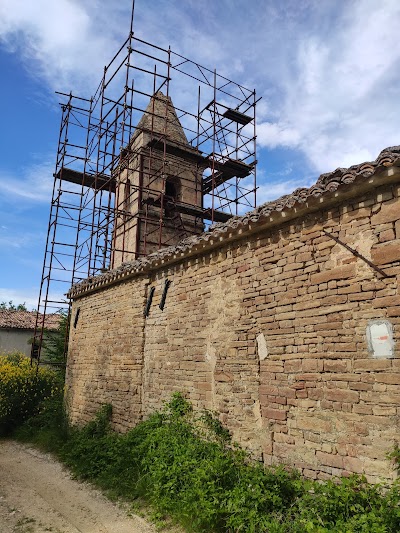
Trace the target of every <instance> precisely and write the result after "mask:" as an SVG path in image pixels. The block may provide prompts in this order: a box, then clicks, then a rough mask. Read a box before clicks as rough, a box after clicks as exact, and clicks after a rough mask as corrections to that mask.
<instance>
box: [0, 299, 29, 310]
mask: <svg viewBox="0 0 400 533" xmlns="http://www.w3.org/2000/svg"><path fill="white" fill-rule="evenodd" d="M0 311H28V308H27V307H26V305H25V302H24V303H23V304H18V305H14V303H13V301H12V300H10V301H9V302H8V303H7V302H1V303H0Z"/></svg>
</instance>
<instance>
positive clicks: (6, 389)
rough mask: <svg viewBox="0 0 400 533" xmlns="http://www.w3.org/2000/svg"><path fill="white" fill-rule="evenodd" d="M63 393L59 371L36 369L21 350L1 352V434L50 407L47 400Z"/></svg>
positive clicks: (5, 433)
mask: <svg viewBox="0 0 400 533" xmlns="http://www.w3.org/2000/svg"><path fill="white" fill-rule="evenodd" d="M61 395H62V384H61V383H60V377H59V375H58V374H57V373H56V372H53V371H51V370H49V369H47V368H39V369H37V370H36V368H35V367H31V365H30V361H29V359H28V358H26V357H25V356H24V355H23V354H20V353H12V354H2V355H0V436H5V435H7V434H9V433H10V431H12V430H14V429H15V428H17V427H18V426H20V425H21V424H22V423H23V422H24V421H26V420H27V419H28V418H30V417H32V416H35V415H38V414H39V413H40V412H41V411H42V410H46V402H49V401H50V400H51V399H53V398H56V397H57V398H61Z"/></svg>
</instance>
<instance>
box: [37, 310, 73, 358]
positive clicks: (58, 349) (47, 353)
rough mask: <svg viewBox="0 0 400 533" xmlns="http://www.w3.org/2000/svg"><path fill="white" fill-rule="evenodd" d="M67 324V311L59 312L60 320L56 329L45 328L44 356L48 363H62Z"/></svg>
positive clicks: (66, 340)
mask: <svg viewBox="0 0 400 533" xmlns="http://www.w3.org/2000/svg"><path fill="white" fill-rule="evenodd" d="M68 326H69V317H68V313H66V312H61V313H60V322H59V325H58V328H57V330H56V331H50V330H45V332H44V335H43V345H42V346H43V348H44V353H43V355H44V357H45V359H46V361H48V362H49V363H55V364H60V363H64V362H65V359H64V350H66V348H67V346H66V343H67V342H68V339H67V333H68Z"/></svg>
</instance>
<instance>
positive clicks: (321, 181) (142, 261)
mask: <svg viewBox="0 0 400 533" xmlns="http://www.w3.org/2000/svg"><path fill="white" fill-rule="evenodd" d="M396 163H400V146H392V147H389V148H385V149H384V150H382V152H381V153H380V154H379V156H378V157H377V158H376V160H375V161H372V162H366V163H361V164H359V165H353V166H351V167H349V168H338V169H336V170H334V171H333V172H329V173H326V174H321V176H320V177H319V178H318V180H317V182H316V183H315V184H314V185H312V186H311V187H309V188H300V189H296V190H295V191H294V192H293V193H291V194H287V195H285V196H282V197H280V198H278V199H277V200H274V201H272V202H267V203H265V204H262V205H260V206H259V207H257V208H256V209H254V210H253V211H250V212H249V213H247V214H246V215H244V216H241V217H239V216H235V217H232V218H231V219H229V220H228V221H227V222H223V223H222V222H221V223H217V224H214V225H213V226H211V227H210V229H209V230H208V231H206V232H204V233H201V234H200V235H195V236H192V237H188V238H187V239H183V240H182V241H181V242H180V243H179V244H177V245H176V246H169V247H168V248H163V249H162V250H159V251H158V252H155V253H153V254H150V255H148V256H146V257H142V258H139V259H136V260H135V261H132V262H129V263H123V264H122V265H121V266H119V267H118V268H116V269H114V270H110V271H108V272H106V273H104V274H101V275H99V276H96V277H93V278H87V279H85V280H83V281H81V282H79V283H78V284H76V285H74V286H73V287H71V289H70V290H69V292H68V294H67V296H68V297H69V298H72V299H74V298H77V297H79V296H82V295H84V294H85V293H88V292H93V291H96V290H99V289H101V288H103V287H104V286H107V285H111V284H115V283H118V282H120V281H122V280H123V279H126V278H127V277H133V276H137V275H140V274H144V273H145V272H149V271H151V270H153V269H154V268H159V267H160V266H164V265H167V264H170V263H172V262H175V261H177V260H180V259H182V258H184V257H187V256H189V255H191V254H192V252H193V253H194V252H199V251H201V250H202V249H208V248H210V247H212V246H213V245H220V244H221V242H224V241H225V238H227V237H229V238H231V237H232V236H233V235H240V234H241V233H243V231H244V230H245V229H246V228H248V226H249V225H253V226H254V225H258V224H260V225H262V222H263V221H265V220H266V219H269V218H270V217H271V216H272V215H273V214H274V212H276V213H282V214H284V212H288V211H290V210H292V209H293V208H294V207H295V206H296V205H298V204H305V203H306V202H307V201H308V200H309V199H311V198H318V197H321V196H323V195H328V194H329V193H334V192H335V191H336V190H337V189H338V188H340V187H345V186H346V185H351V184H353V183H354V181H356V180H358V179H363V180H366V179H368V178H369V177H371V176H372V175H373V174H375V173H376V172H377V170H379V169H383V168H385V167H390V166H394V165H395V164H396ZM284 220H285V219H282V220H281V221H280V223H282V221H284Z"/></svg>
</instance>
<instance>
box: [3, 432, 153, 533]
mask: <svg viewBox="0 0 400 533" xmlns="http://www.w3.org/2000/svg"><path fill="white" fill-rule="evenodd" d="M0 531H1V533H48V532H53V533H154V532H155V531H156V529H155V527H154V526H153V525H152V524H150V523H149V522H147V521H146V520H145V519H143V518H141V517H139V516H136V515H132V516H128V515H127V513H126V512H125V511H123V510H122V509H121V508H120V507H119V506H118V505H116V504H114V503H112V502H110V501H109V500H107V499H106V498H105V497H104V496H103V495H102V494H101V493H100V492H99V491H97V490H95V489H94V488H93V487H91V486H90V485H88V484H85V483H80V482H78V481H76V480H74V479H72V478H71V476H70V474H69V473H68V472H67V471H66V470H65V469H64V468H63V467H62V465H60V463H58V462H57V461H56V460H55V459H54V458H53V457H52V456H51V455H49V454H44V453H42V452H39V451H38V450H35V449H33V448H30V447H28V446H25V445H22V444H18V443H16V442H12V441H0Z"/></svg>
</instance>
